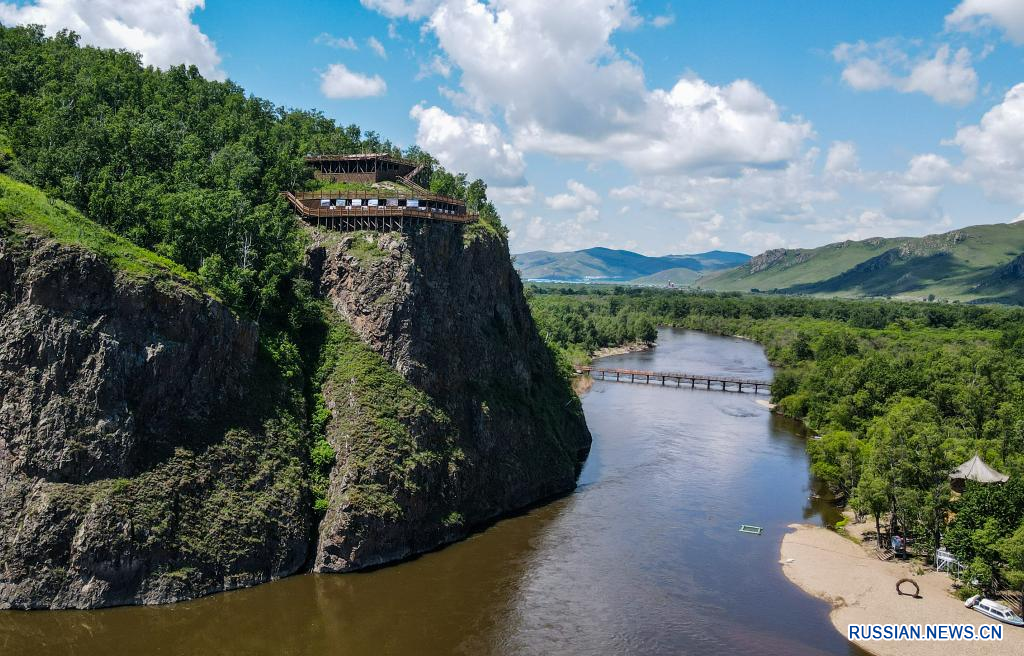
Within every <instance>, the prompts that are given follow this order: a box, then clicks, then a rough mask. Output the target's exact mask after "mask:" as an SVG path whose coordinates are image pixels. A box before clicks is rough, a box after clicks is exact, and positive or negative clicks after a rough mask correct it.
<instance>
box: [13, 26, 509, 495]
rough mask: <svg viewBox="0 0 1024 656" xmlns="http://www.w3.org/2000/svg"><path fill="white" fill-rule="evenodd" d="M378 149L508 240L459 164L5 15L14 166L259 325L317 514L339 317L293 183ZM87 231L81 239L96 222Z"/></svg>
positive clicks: (192, 71)
mask: <svg viewBox="0 0 1024 656" xmlns="http://www.w3.org/2000/svg"><path fill="white" fill-rule="evenodd" d="M366 152H377V153H380V152H383V153H388V154H391V155H393V156H398V157H405V158H407V159H410V160H413V161H415V162H417V163H420V164H424V165H425V166H426V168H427V171H428V172H429V176H430V177H429V179H430V188H431V191H432V192H434V193H439V194H445V195H449V196H453V197H456V198H459V199H461V200H465V201H466V203H467V206H468V207H469V209H470V210H471V211H476V212H479V214H480V219H481V220H480V221H479V222H477V223H476V224H474V225H473V226H470V227H469V228H467V229H466V233H465V237H466V238H473V237H474V235H475V234H477V233H479V232H480V231H486V232H489V233H491V234H496V235H498V236H499V237H501V238H503V239H504V238H507V231H506V228H505V227H504V226H503V225H502V223H501V219H500V217H499V216H498V213H497V211H496V210H495V209H494V205H493V204H492V203H491V202H490V201H489V200H488V199H487V185H486V183H485V182H484V181H483V180H473V181H470V180H469V179H468V176H467V175H466V174H464V173H454V172H449V171H447V170H445V169H444V167H442V166H441V165H440V164H439V163H438V162H437V160H435V159H434V158H433V157H432V156H431V155H430V154H429V153H426V152H424V151H423V150H421V149H419V148H418V147H416V146H411V147H409V148H406V149H402V148H399V147H398V146H396V145H395V144H393V143H391V142H390V141H388V140H386V139H384V138H382V137H381V136H380V135H378V134H377V133H375V132H372V131H364V130H362V129H361V128H360V127H359V126H357V125H339V124H338V123H337V122H335V121H334V120H333V119H330V118H328V117H326V116H324V115H323V114H322V113H320V112H316V111H307V110H300V109H291V108H285V107H279V106H276V105H274V104H273V103H271V102H270V101H268V100H265V99H262V98H258V97H255V96H252V95H247V94H246V93H245V90H244V89H242V88H241V87H240V86H238V85H237V84H235V83H233V82H231V81H226V82H216V81H211V80H207V79H205V78H203V77H202V76H201V75H200V74H199V71H198V69H197V68H196V67H195V66H183V65H182V66H173V67H170V68H168V69H166V70H159V69H156V68H153V67H144V66H143V65H142V63H141V59H140V57H139V55H138V54H136V53H132V52H126V51H114V50H108V49H101V48H93V47H85V46H82V45H80V43H79V38H78V36H77V35H76V34H74V33H73V32H68V31H62V32H59V33H57V34H56V35H54V36H53V37H46V36H45V35H44V33H43V28H42V27H40V26H28V27H4V26H2V25H0V174H2V176H8V177H7V178H5V180H7V181H9V179H10V178H13V179H14V180H16V181H19V182H23V183H26V184H28V185H31V186H32V187H35V188H38V189H40V190H42V191H43V192H45V193H46V196H47V197H48V198H49V199H50V200H51V201H55V200H61V201H64V202H66V203H68V204H69V205H71V206H72V207H74V208H75V209H77V210H79V211H80V212H81V213H82V214H83V215H85V216H86V217H87V218H89V219H91V220H92V221H95V222H96V223H98V224H100V225H101V226H103V227H104V228H106V229H107V230H110V231H112V232H113V233H115V234H116V235H119V236H120V237H124V238H126V239H128V240H129V241H130V242H131V243H132V244H133V245H134V246H137V247H141V248H134V247H133V248H132V249H124V248H121V247H120V246H119V247H118V248H121V252H120V253H109V254H108V255H111V256H112V257H113V258H114V259H117V258H118V257H119V258H120V260H121V261H128V260H131V261H132V262H133V264H135V265H139V262H140V261H143V260H145V259H146V258H147V257H152V253H156V254H157V255H158V256H162V257H163V258H167V259H168V260H170V261H171V262H172V263H174V265H175V273H176V274H177V275H179V276H181V277H185V278H187V279H189V280H193V281H197V282H198V284H200V285H201V286H202V288H203V289H204V291H206V292H208V293H210V294H212V295H214V296H216V297H217V298H219V299H221V300H222V301H224V302H225V303H226V304H227V305H228V306H229V307H230V308H231V309H232V310H234V311H235V312H236V313H238V314H239V315H241V316H243V317H246V318H249V319H252V320H254V321H257V322H258V323H259V326H260V331H259V335H260V346H261V352H262V354H263V355H264V356H265V357H267V358H269V359H270V360H271V361H273V363H274V365H275V368H276V369H277V370H278V371H280V372H282V373H283V374H284V378H285V379H287V380H289V381H291V383H292V385H293V386H294V387H295V388H296V390H295V393H296V394H303V395H305V396H306V400H307V407H308V408H310V413H311V415H312V416H311V417H309V424H310V425H311V426H312V433H313V434H312V436H311V439H310V445H311V446H310V456H311V459H312V462H313V463H314V470H315V471H314V481H313V485H312V487H313V492H314V497H315V503H316V504H317V507H318V508H322V506H323V503H324V500H323V494H324V490H325V488H326V484H327V481H326V478H325V476H326V474H325V473H324V472H326V471H328V470H329V468H330V463H331V462H332V461H333V457H334V454H333V452H332V451H330V448H329V446H328V445H327V443H326V441H325V439H324V436H323V430H324V424H325V419H324V412H325V411H324V409H323V400H322V398H321V397H320V395H319V392H318V391H317V390H316V389H315V387H314V386H312V385H311V384H310V381H314V380H319V378H318V377H319V376H320V375H321V374H320V373H319V371H320V370H321V369H322V368H323V367H324V364H325V363H324V362H322V360H323V354H322V352H321V348H320V347H321V346H322V343H323V341H324V339H325V335H328V334H329V333H330V331H331V327H330V326H329V325H327V323H326V321H325V312H324V307H323V303H322V302H320V301H318V300H317V299H315V298H314V297H313V294H312V293H311V287H310V283H309V282H308V281H307V280H305V279H304V278H303V275H302V273H303V271H302V266H303V254H304V248H305V245H306V244H305V240H306V234H305V233H304V231H303V230H302V229H301V227H300V223H299V222H298V221H297V220H296V219H295V217H294V215H293V214H292V212H291V210H290V209H289V207H288V204H287V202H286V201H284V200H283V199H282V198H281V196H280V193H281V192H282V191H284V190H312V189H315V188H316V184H317V183H316V181H314V180H313V177H312V172H311V169H310V168H309V167H308V166H306V164H305V162H304V161H303V157H304V156H305V155H307V154H351V153H366ZM2 176H0V177H2ZM2 187H3V188H0V194H7V195H8V196H9V197H8V198H7V199H5V200H6V201H9V202H12V203H17V202H23V201H24V199H23V198H20V197H17V194H16V193H15V191H16V190H17V189H18V188H19V187H18V186H16V185H10V184H6V182H5V184H4V185H2ZM8 188H9V189H10V190H11V191H5V189H8ZM19 193H20V192H19ZM0 204H2V203H0ZM2 209H3V208H0V228H2V227H3V219H4V217H3V212H2ZM19 209H21V210H23V211H24V210H26V207H21V208H19ZM57 213H58V214H61V215H62V216H63V215H65V214H66V213H63V212H59V211H58V212H57ZM37 218H39V217H37ZM65 227H67V226H65ZM68 229H71V228H68ZM77 230H78V231H79V235H78V236H79V241H81V238H82V237H83V234H84V232H83V231H85V232H88V231H89V230H88V229H87V228H85V227H83V226H79V227H78V228H77ZM108 242H109V240H108ZM111 243H112V242H111ZM142 249H147V250H145V251H144V250H142ZM148 252H152V253H148ZM300 374H304V375H300ZM303 381H305V384H304V383H303Z"/></svg>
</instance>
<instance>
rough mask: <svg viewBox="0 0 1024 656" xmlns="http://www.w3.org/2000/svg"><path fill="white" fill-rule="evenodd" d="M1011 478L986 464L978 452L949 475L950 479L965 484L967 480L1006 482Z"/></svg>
mask: <svg viewBox="0 0 1024 656" xmlns="http://www.w3.org/2000/svg"><path fill="white" fill-rule="evenodd" d="M1009 479H1010V477H1009V476H1007V475H1006V474H1000V473H999V472H997V471H996V470H994V469H992V468H991V467H989V466H988V465H986V464H985V461H984V460H982V459H981V458H980V457H979V456H978V455H977V454H975V456H974V457H973V458H971V459H970V460H968V461H967V462H965V463H964V464H962V465H960V466H959V467H957V468H956V469H954V470H953V472H952V473H951V474H950V475H949V480H951V481H953V482H954V483H958V482H959V484H960V485H963V482H964V481H966V480H971V481H977V482H979V483H1005V482H1006V481H1008V480H1009Z"/></svg>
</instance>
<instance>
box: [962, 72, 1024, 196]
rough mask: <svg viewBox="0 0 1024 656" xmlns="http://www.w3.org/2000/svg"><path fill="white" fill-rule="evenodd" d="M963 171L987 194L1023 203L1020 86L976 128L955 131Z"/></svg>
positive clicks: (1023, 90) (1023, 99) (1023, 100)
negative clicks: (962, 158)
mask: <svg viewBox="0 0 1024 656" xmlns="http://www.w3.org/2000/svg"><path fill="white" fill-rule="evenodd" d="M952 143H953V144H956V145H957V146H959V147H960V149H961V150H962V151H963V154H964V161H963V165H962V167H963V171H964V172H965V173H967V174H968V175H970V176H971V178H972V179H973V180H974V181H975V182H977V183H978V184H980V185H981V186H982V187H983V188H984V189H985V190H986V191H987V192H988V193H989V194H991V195H993V196H997V197H1000V198H1005V199H1009V200H1012V201H1016V202H1024V83H1021V84H1018V85H1016V86H1015V87H1013V88H1012V89H1010V90H1009V91H1007V92H1006V95H1005V96H1004V97H1003V101H1002V102H1001V103H999V104H998V105H996V106H995V107H993V108H992V109H990V110H988V112H986V113H985V115H984V116H982V117H981V121H980V122H979V123H978V124H977V125H970V126H967V127H964V128H961V129H960V130H958V131H957V133H956V137H954V138H953V139H952Z"/></svg>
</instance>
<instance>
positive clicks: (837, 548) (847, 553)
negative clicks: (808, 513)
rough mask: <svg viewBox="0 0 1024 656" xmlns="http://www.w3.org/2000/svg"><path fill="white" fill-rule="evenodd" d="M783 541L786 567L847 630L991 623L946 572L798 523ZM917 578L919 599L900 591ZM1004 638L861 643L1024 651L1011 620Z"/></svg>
mask: <svg viewBox="0 0 1024 656" xmlns="http://www.w3.org/2000/svg"><path fill="white" fill-rule="evenodd" d="M790 528H792V529H794V530H793V532H791V533H787V534H786V536H785V537H784V538H783V539H782V547H781V563H782V571H783V573H784V574H785V575H786V578H788V579H789V580H790V581H792V582H793V583H795V584H796V585H797V586H799V587H800V588H801V589H803V590H804V591H805V592H807V593H808V594H811V595H813V596H815V597H818V598H819V599H823V600H825V601H827V602H829V603H831V604H832V612H831V614H830V615H829V617H830V619H831V620H832V624H833V626H835V628H836V630H837V631H839V632H840V634H842V635H843V636H846V632H847V627H848V626H849V625H851V624H921V625H924V624H950V623H955V624H973V625H974V626H975V627H980V626H981V625H982V624H991V623H993V620H989V619H988V618H987V617H985V616H984V615H981V614H980V613H978V612H976V611H973V610H970V609H968V608H965V607H964V605H963V602H961V601H960V600H958V599H956V598H955V597H953V596H952V595H950V594H949V589H950V579H949V576H947V575H946V574H945V573H943V572H934V571H927V572H924V573H920V574H919V573H918V571H920V570H919V569H918V565H917V564H916V563H903V562H885V561H881V560H878V559H877V558H876V557H875V556H874V555H873V554H872V553H869V552H868V551H867V549H865V548H864V547H863V546H861V545H860V544H857V543H856V542H854V541H852V540H850V539H847V538H845V537H843V536H841V535H839V534H838V533H836V532H834V531H830V530H828V529H825V528H820V527H817V526H810V525H807V524H791V525H790ZM901 578H911V579H913V580H914V581H916V582H917V584H918V585H919V586H921V596H920V598H918V599H915V598H914V597H910V596H900V595H898V594H897V593H896V582H897V581H899V580H900V579H901ZM1003 627H1004V628H1003V640H1002V641H998V642H977V641H976V642H967V641H957V642H909V641H893V642H882V641H870V642H868V641H862V640H858V641H855V642H856V643H857V646H859V647H861V648H862V649H865V650H867V651H869V652H870V653H872V654H875V655H876V656H917V655H920V656H944V655H946V654H948V655H949V656H953V655H957V656H960V655H964V656H988V655H989V654H991V655H993V656H996V655H999V654H1019V653H1024V629H1020V628H1017V627H1013V626H1010V625H1005V624H1004V625H1003Z"/></svg>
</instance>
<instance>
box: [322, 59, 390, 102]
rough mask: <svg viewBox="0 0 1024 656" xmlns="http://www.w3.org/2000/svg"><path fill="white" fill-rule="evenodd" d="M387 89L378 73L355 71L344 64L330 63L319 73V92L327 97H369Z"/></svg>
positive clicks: (382, 92) (381, 93) (380, 93)
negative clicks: (370, 74)
mask: <svg viewBox="0 0 1024 656" xmlns="http://www.w3.org/2000/svg"><path fill="white" fill-rule="evenodd" d="M387 89H388V85H387V83H385V82H384V80H383V79H381V77H380V76H379V75H374V76H372V77H371V76H367V75H363V74H362V73H356V72H355V71H350V70H349V69H348V67H346V66H345V65H344V64H331V65H330V66H328V67H327V70H326V71H324V72H323V73H321V74H320V92H321V93H323V94H324V95H325V96H326V97H328V98H369V97H371V96H380V95H383V94H384V92H385V91H387Z"/></svg>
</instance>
